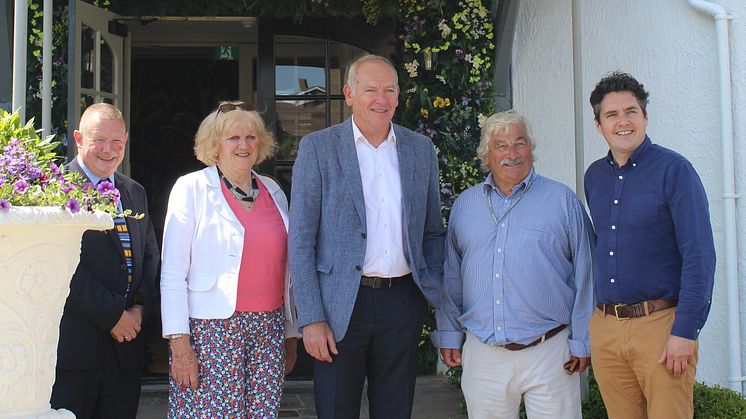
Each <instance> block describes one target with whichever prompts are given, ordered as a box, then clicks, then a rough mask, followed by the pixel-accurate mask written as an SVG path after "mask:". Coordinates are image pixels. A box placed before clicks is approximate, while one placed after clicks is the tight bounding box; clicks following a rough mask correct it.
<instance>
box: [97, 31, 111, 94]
mask: <svg viewBox="0 0 746 419" xmlns="http://www.w3.org/2000/svg"><path fill="white" fill-rule="evenodd" d="M113 88H114V54H113V53H112V52H111V47H109V44H108V43H106V41H104V39H103V38H101V89H100V90H101V91H102V92H109V93H114V91H113V90H112V89H113Z"/></svg>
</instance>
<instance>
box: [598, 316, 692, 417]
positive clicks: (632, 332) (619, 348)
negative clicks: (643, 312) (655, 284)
mask: <svg viewBox="0 0 746 419" xmlns="http://www.w3.org/2000/svg"><path fill="white" fill-rule="evenodd" d="M675 316H676V309H675V308H672V309H667V310H662V311H660V312H657V313H653V314H651V315H650V316H645V317H637V318H632V319H629V320H617V319H616V317H615V316H613V315H605V314H604V313H603V312H602V311H601V310H599V309H595V310H594V312H593V317H591V322H590V335H591V363H592V365H593V373H594V375H595V377H596V381H597V382H598V386H599V389H600V390H601V397H603V400H604V404H605V405H606V410H607V412H608V414H609V418H611V419H626V418H629V419H641V418H642V419H645V418H648V419H691V418H692V417H693V416H694V406H693V399H692V394H693V391H694V389H693V386H694V375H695V373H696V369H697V350H698V344H697V345H695V347H694V358H693V361H692V363H691V364H689V368H687V370H686V373H684V374H683V375H682V376H681V377H680V378H674V377H673V375H671V374H670V373H669V372H668V370H667V369H666V365H665V364H659V363H658V359H660V356H661V353H662V352H663V347H664V346H665V344H666V341H667V340H668V336H669V334H670V331H671V325H672V324H673V321H674V317H675Z"/></svg>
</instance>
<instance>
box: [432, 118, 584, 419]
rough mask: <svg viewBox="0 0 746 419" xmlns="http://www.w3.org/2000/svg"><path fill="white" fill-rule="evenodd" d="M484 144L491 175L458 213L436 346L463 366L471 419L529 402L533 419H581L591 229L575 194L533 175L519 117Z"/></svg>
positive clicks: (490, 129)
mask: <svg viewBox="0 0 746 419" xmlns="http://www.w3.org/2000/svg"><path fill="white" fill-rule="evenodd" d="M481 137H482V138H481V142H480V144H479V148H478V149H477V153H478V155H479V157H480V158H481V159H482V166H483V168H485V169H489V171H490V174H489V176H487V178H486V179H485V181H484V182H482V183H480V184H477V185H475V186H472V187H471V188H469V189H467V190H466V191H464V192H463V193H462V194H461V195H460V196H459V197H458V199H457V200H456V202H455V203H454V205H453V208H452V210H451V215H450V220H449V227H448V235H447V238H446V261H445V266H444V270H445V271H444V292H443V299H442V301H441V304H439V307H438V309H437V310H436V319H437V322H438V330H437V331H436V332H433V336H432V337H433V342H434V343H435V345H436V346H437V347H438V348H440V352H441V355H442V356H443V360H444V362H445V363H446V364H447V365H448V366H451V367H453V366H457V365H463V368H464V369H463V375H462V378H461V380H462V381H461V387H462V389H463V391H464V396H465V398H466V403H467V408H468V411H469V417H470V418H506V417H518V409H519V406H520V402H521V398H522V397H523V399H524V402H525V405H526V411H527V413H528V417H529V418H532V417H556V418H580V417H581V406H580V381H579V374H574V373H575V372H578V373H580V372H582V371H584V370H585V369H586V368H587V367H588V365H589V363H590V343H589V337H588V320H589V318H590V315H591V312H592V309H593V292H592V285H591V284H592V277H591V246H592V244H591V234H592V227H591V225H590V221H589V219H588V216H587V215H586V213H585V209H584V208H583V205H582V204H581V203H580V201H579V200H578V198H577V196H576V195H575V194H574V193H573V192H572V191H571V190H570V189H569V188H568V187H567V186H565V185H562V184H560V183H558V182H555V181H553V180H550V179H547V178H545V177H543V176H540V175H538V174H537V173H536V172H535V170H534V168H533V147H534V142H533V140H532V139H531V138H530V137H529V135H528V130H527V127H526V122H525V119H524V118H523V117H522V116H521V115H519V114H518V113H517V112H515V111H507V112H501V113H497V114H495V115H493V116H491V117H490V118H488V119H487V120H486V121H485V123H484V125H483V127H482V136H481ZM464 340H465V343H464ZM462 346H463V349H462ZM462 351H463V353H462Z"/></svg>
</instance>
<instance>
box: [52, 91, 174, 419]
mask: <svg viewBox="0 0 746 419" xmlns="http://www.w3.org/2000/svg"><path fill="white" fill-rule="evenodd" d="M74 134H75V135H74V136H75V143H76V145H77V147H78V156H77V157H76V158H75V159H74V160H73V161H72V162H70V164H69V165H67V170H69V171H71V172H76V173H80V174H81V175H82V176H83V177H84V178H85V179H86V180H88V181H90V182H92V183H93V184H94V185H95V184H97V183H99V182H101V183H103V181H106V179H108V181H109V182H111V183H113V185H114V187H115V188H117V189H118V190H119V193H120V201H121V206H122V208H121V209H130V210H132V213H133V214H143V215H144V217H143V218H141V219H135V218H127V219H126V220H125V219H122V218H118V219H116V220H115V225H117V227H116V228H115V229H112V230H107V231H93V230H89V231H86V232H85V233H84V234H83V239H82V243H81V251H80V263H78V267H77V269H76V270H75V273H74V274H73V277H72V280H71V281H70V295H69V296H68V297H67V301H66V302H65V308H64V311H63V314H62V321H61V323H60V339H59V343H58V346H57V376H56V380H55V383H54V386H53V388H52V398H51V405H52V407H53V408H55V409H61V408H64V409H68V410H70V411H72V412H73V413H74V414H75V416H76V417H77V418H78V419H98V418H106V419H134V418H135V416H136V414H137V406H138V401H139V398H140V376H141V375H142V369H143V366H144V363H145V362H144V360H145V354H144V336H142V334H141V333H140V330H141V326H142V323H143V321H144V319H146V318H147V317H148V315H149V311H152V310H153V302H154V301H153V298H154V293H155V277H156V273H157V269H158V259H159V258H158V256H159V251H158V244H157V242H156V239H155V233H154V231H153V225H152V224H151V222H150V217H149V216H148V204H147V198H146V196H145V190H144V189H143V187H142V186H140V184H139V183H137V182H135V181H134V180H132V179H130V178H129V177H127V176H124V175H122V174H120V173H116V169H117V167H118V166H119V165H120V164H121V163H122V159H123V158H124V150H125V145H126V143H127V131H126V128H125V124H124V120H123V119H122V114H121V112H119V110H118V109H117V108H116V107H114V106H113V105H109V104H106V103H97V104H94V105H91V106H89V107H88V108H87V109H86V111H85V112H84V113H83V116H82V117H81V119H80V125H79V129H78V130H76V131H75V132H74ZM123 225H124V226H126V229H125V228H124V227H123ZM118 230H119V231H121V232H120V233H117V231H118ZM124 230H126V234H125V233H124Z"/></svg>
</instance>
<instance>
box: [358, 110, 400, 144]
mask: <svg viewBox="0 0 746 419" xmlns="http://www.w3.org/2000/svg"><path fill="white" fill-rule="evenodd" d="M352 135H353V136H354V137H355V142H358V141H362V142H364V143H365V144H368V145H370V143H369V142H368V139H367V138H365V135H363V132H362V131H360V128H358V127H357V124H355V116H354V115H353V116H352ZM388 142H391V144H396V135H394V124H390V125H389V133H388V135H387V136H386V139H385V140H384V141H383V142H382V143H381V146H382V145H385V144H386V143H388ZM371 147H372V146H371ZM379 147H380V146H379Z"/></svg>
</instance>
